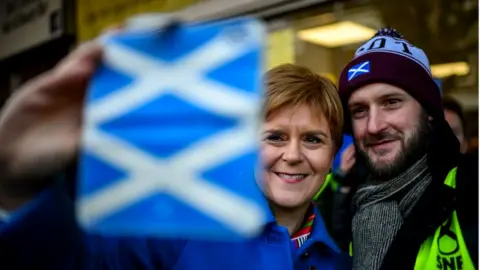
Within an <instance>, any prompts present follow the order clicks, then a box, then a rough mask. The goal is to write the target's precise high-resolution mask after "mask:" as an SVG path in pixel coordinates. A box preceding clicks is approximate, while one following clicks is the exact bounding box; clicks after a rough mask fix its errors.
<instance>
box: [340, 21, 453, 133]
mask: <svg viewBox="0 0 480 270" xmlns="http://www.w3.org/2000/svg"><path fill="white" fill-rule="evenodd" d="M380 82H381V83H387V84H391V85H394V86H397V87H399V88H402V89H403V90H405V91H406V92H408V93H409V94H410V95H411V96H413V97H414V98H415V99H417V100H418V102H419V103H420V104H421V105H422V106H423V107H424V108H425V109H426V111H427V113H428V114H429V115H431V116H432V117H433V118H434V119H435V118H437V117H441V118H443V117H444V116H443V107H442V97H441V93H440V89H439V88H438V86H437V84H436V83H435V81H434V80H433V78H432V74H431V71H430V64H429V61H428V58H427V55H426V54H425V52H424V51H423V50H421V49H420V48H417V47H415V46H413V45H412V44H410V43H409V42H408V41H407V40H405V39H404V38H403V36H402V35H401V34H399V33H398V32H397V31H396V30H395V29H391V28H382V29H380V30H378V32H377V33H376V34H375V36H374V37H373V38H371V39H370V40H369V41H367V42H366V43H365V44H363V45H362V46H360V48H358V49H357V51H356V52H355V57H354V58H353V59H352V61H350V63H349V64H348V65H347V66H346V67H345V68H344V69H343V71H342V74H341V76H340V82H339V92H340V98H341V100H342V103H343V106H344V109H345V111H346V112H347V111H348V99H349V98H350V95H351V94H352V92H353V91H355V90H357V89H358V88H360V87H362V86H365V85H368V84H371V83H380ZM346 115H348V114H346ZM346 119H348V117H346ZM346 131H347V132H351V131H350V127H349V125H348V123H347V125H346Z"/></svg>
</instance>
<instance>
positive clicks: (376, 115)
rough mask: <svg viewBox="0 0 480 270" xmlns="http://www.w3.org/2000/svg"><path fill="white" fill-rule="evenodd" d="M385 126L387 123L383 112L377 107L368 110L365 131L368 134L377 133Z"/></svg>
mask: <svg viewBox="0 0 480 270" xmlns="http://www.w3.org/2000/svg"><path fill="white" fill-rule="evenodd" d="M386 128H387V123H386V121H385V117H384V115H383V113H381V112H380V111H379V110H378V109H373V110H370V114H369V115H368V123H367V131H368V133H370V134H377V133H379V132H381V131H382V130H385V129H386Z"/></svg>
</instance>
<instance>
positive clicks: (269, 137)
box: [265, 134, 283, 142]
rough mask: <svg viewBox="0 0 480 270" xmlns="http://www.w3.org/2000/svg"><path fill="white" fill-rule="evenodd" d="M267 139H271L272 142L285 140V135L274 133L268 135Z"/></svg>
mask: <svg viewBox="0 0 480 270" xmlns="http://www.w3.org/2000/svg"><path fill="white" fill-rule="evenodd" d="M265 140H267V141H271V142H278V141H283V137H282V136H280V135H276V134H272V135H268V136H267V137H266V138H265Z"/></svg>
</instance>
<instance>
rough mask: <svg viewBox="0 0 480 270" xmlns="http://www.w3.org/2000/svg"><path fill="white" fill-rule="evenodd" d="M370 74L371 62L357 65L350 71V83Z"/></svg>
mask: <svg viewBox="0 0 480 270" xmlns="http://www.w3.org/2000/svg"><path fill="white" fill-rule="evenodd" d="M369 72H370V61H365V62H362V63H360V64H357V65H355V66H353V67H352V68H350V69H349V70H348V81H351V80H353V79H355V78H356V77H358V76H360V75H362V74H367V73H369Z"/></svg>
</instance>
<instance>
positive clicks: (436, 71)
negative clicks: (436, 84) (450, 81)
mask: <svg viewBox="0 0 480 270" xmlns="http://www.w3.org/2000/svg"><path fill="white" fill-rule="evenodd" d="M430 68H431V70H432V75H433V77H435V78H445V77H449V76H452V75H457V76H465V75H467V74H468V73H469V72H470V66H469V65H468V63H467V62H453V63H446V64H438V65H432V66H431V67H430Z"/></svg>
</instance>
